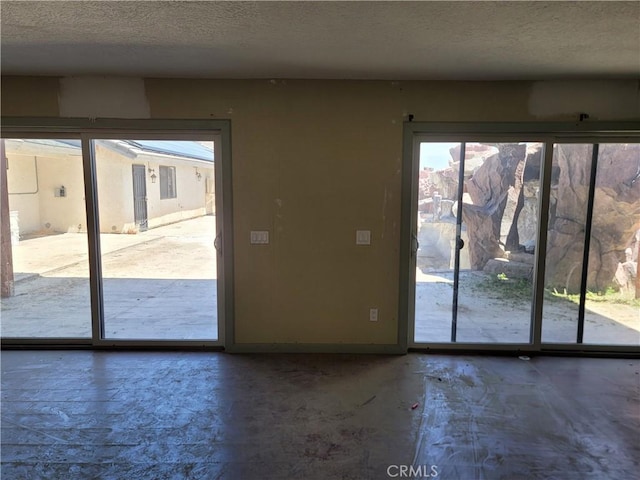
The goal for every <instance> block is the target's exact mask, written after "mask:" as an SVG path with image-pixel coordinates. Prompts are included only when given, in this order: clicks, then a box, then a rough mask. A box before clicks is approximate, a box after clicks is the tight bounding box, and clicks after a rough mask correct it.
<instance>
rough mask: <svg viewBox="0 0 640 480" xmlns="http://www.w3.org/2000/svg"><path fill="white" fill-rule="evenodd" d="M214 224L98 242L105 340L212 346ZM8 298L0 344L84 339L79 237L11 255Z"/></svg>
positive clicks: (44, 240)
mask: <svg viewBox="0 0 640 480" xmlns="http://www.w3.org/2000/svg"><path fill="white" fill-rule="evenodd" d="M214 238H215V217H213V216H204V217H199V218H195V219H191V220H186V221H182V222H179V223H175V224H171V225H167V226H164V227H159V228H154V229H152V230H148V231H146V232H141V233H138V234H135V235H117V234H102V235H101V248H102V269H103V278H104V304H105V338H113V339H162V340H165V339H166V340H185V339H208V340H210V339H216V338H217V332H218V328H217V280H216V254H215V249H214V248H213V241H214ZM13 256H14V271H15V272H16V273H15V278H16V282H15V295H14V296H13V297H11V298H5V299H2V336H3V337H38V338H42V337H53V338H89V337H90V336H91V320H90V319H91V313H90V297H89V269H88V263H87V237H86V234H74V233H66V234H61V235H53V236H43V237H38V238H32V239H28V240H23V241H20V243H19V244H18V245H16V246H14V247H13Z"/></svg>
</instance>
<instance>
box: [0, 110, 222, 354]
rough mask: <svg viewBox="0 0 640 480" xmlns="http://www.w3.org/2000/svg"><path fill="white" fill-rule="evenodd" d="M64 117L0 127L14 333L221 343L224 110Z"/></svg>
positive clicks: (57, 338) (9, 330)
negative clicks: (136, 117) (124, 117)
mask: <svg viewBox="0 0 640 480" xmlns="http://www.w3.org/2000/svg"><path fill="white" fill-rule="evenodd" d="M58 123H60V124H61V125H58V124H57V123H56V124H55V125H51V126H50V127H49V129H50V130H51V131H52V132H56V133H55V134H54V133H52V134H50V135H46V134H35V133H33V132H32V131H31V130H32V129H31V128H29V127H20V126H10V127H6V128H4V130H3V133H4V134H5V137H6V138H3V139H2V142H1V146H2V188H1V190H2V199H1V200H0V203H1V204H2V302H1V305H2V340H3V342H4V343H5V344H11V343H14V344H18V343H25V344H37V343H49V344H51V343H60V344H94V345H104V346H109V345H192V344H194V343H197V344H198V345H219V344H222V341H223V339H224V319H225V318H227V319H229V315H230V314H229V311H230V309H231V306H230V302H229V301H226V302H225V299H228V298H232V283H231V282H232V278H231V269H230V263H231V262H230V259H231V258H232V253H233V252H232V243H231V219H230V218H229V217H228V216H227V217H226V218H223V216H224V211H225V207H224V198H229V187H230V180H229V179H228V178H227V179H226V180H225V179H224V176H225V175H224V174H223V172H225V171H226V172H229V171H230V167H229V164H228V162H229V154H228V145H229V138H228V135H229V131H228V125H227V123H226V122H209V121H206V122H186V123H184V122H168V123H167V122H151V123H149V124H148V125H147V123H145V122H133V123H132V125H134V124H135V125H134V126H135V127H137V128H136V129H135V131H134V128H133V127H132V128H131V131H128V130H124V129H122V128H119V127H118V123H119V122H118V121H97V122H93V123H91V125H90V126H87V125H85V124H84V123H82V122H75V123H73V124H72V125H71V126H69V125H66V124H65V123H64V122H62V121H60V122H58ZM76 124H77V125H76ZM170 126H173V127H175V128H173V129H170V128H168V127H170ZM161 127H162V128H161ZM207 127H208V128H207ZM216 127H217V128H216ZM181 128H182V129H181ZM33 130H37V131H38V132H40V131H45V130H47V128H46V127H42V126H38V127H36V128H33ZM61 131H64V132H68V133H61ZM225 149H226V153H225ZM227 177H228V174H227ZM227 202H228V200H227ZM225 259H227V261H225ZM225 280H226V281H227V282H228V284H226V285H225Z"/></svg>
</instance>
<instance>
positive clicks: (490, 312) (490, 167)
mask: <svg viewBox="0 0 640 480" xmlns="http://www.w3.org/2000/svg"><path fill="white" fill-rule="evenodd" d="M543 158H544V144H542V143H526V142H516V143H467V144H466V153H465V162H464V163H465V167H464V194H463V201H462V232H467V239H466V240H465V239H464V237H463V241H464V246H462V244H461V246H462V249H461V251H460V273H459V275H460V278H459V288H458V309H457V319H456V331H457V333H456V341H458V342H474V343H529V342H530V332H531V307H532V298H533V265H534V253H535V247H536V238H537V231H538V194H539V189H540V166H541V162H542V159H543Z"/></svg>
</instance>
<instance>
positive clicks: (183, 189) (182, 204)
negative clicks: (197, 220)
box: [147, 159, 213, 228]
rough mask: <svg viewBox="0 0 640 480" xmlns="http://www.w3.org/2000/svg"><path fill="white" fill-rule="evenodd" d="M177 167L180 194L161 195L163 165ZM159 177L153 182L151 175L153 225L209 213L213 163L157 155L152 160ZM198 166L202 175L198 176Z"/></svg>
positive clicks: (151, 220)
mask: <svg viewBox="0 0 640 480" xmlns="http://www.w3.org/2000/svg"><path fill="white" fill-rule="evenodd" d="M161 165H162V166H175V167H176V194H177V195H176V198H165V199H160V173H159V172H160V166H161ZM148 166H149V167H150V168H152V169H154V170H155V173H156V175H157V176H158V178H157V179H156V183H151V180H150V179H149V175H147V198H148V204H147V210H148V216H149V228H154V227H157V226H160V225H165V224H168V223H173V222H179V221H180V220H185V219H187V218H193V217H199V216H202V215H206V214H207V213H212V212H207V207H206V185H207V180H206V179H207V177H209V178H213V165H207V164H204V163H202V162H188V161H180V162H170V161H168V160H166V159H156V160H152V161H149V162H148ZM196 168H197V171H198V173H200V175H201V177H200V180H198V177H197V176H196Z"/></svg>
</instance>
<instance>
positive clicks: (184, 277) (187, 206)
mask: <svg viewBox="0 0 640 480" xmlns="http://www.w3.org/2000/svg"><path fill="white" fill-rule="evenodd" d="M93 150H94V156H95V161H96V171H97V190H98V207H99V221H100V243H101V260H102V278H103V292H104V326H103V329H104V335H103V336H104V338H105V339H127V340H193V339H206V340H216V339H217V337H218V326H217V273H216V270H217V266H216V250H215V248H214V243H215V239H216V217H215V215H216V211H215V192H214V190H215V172H214V151H213V150H214V144H213V142H195V141H165V140H162V141H157V140H153V141H150V140H118V139H108V140H107V139H104V140H94V141H93Z"/></svg>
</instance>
